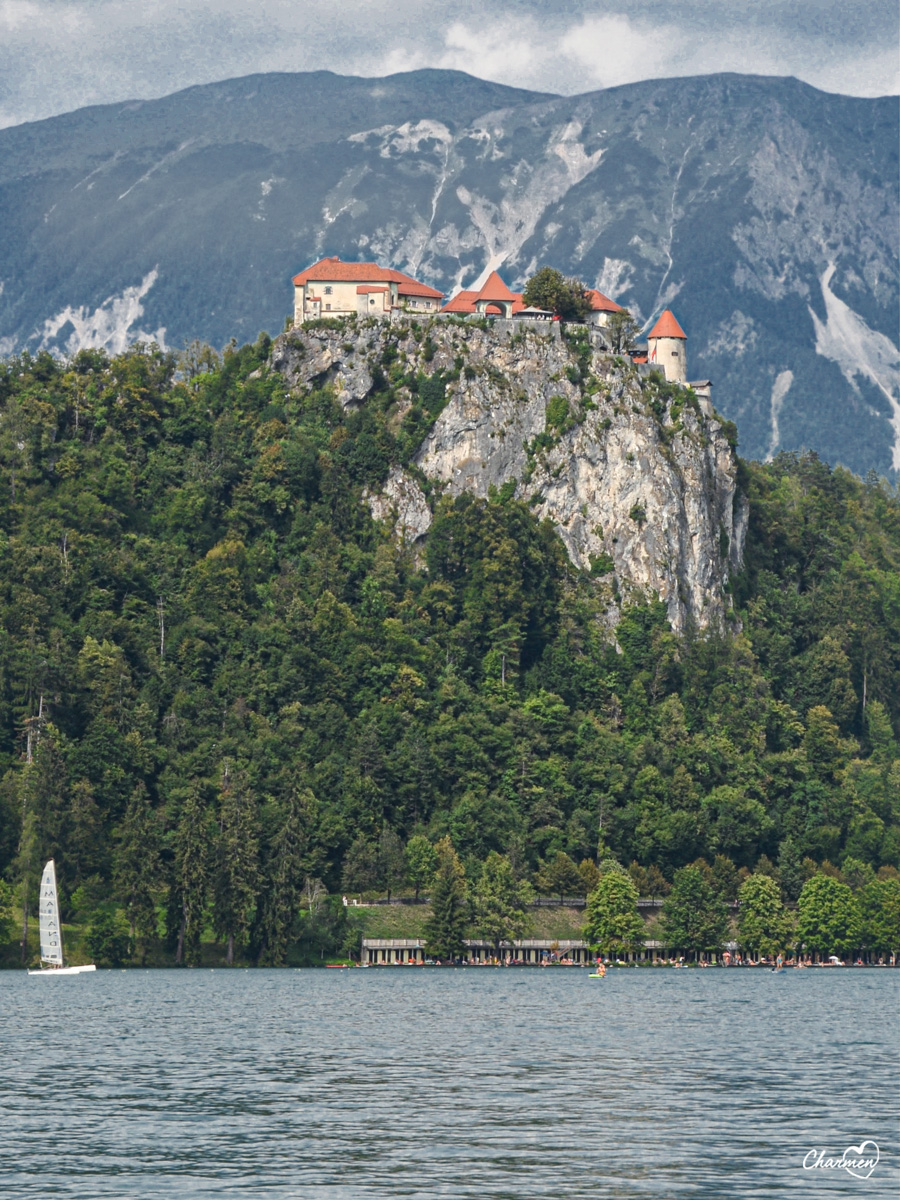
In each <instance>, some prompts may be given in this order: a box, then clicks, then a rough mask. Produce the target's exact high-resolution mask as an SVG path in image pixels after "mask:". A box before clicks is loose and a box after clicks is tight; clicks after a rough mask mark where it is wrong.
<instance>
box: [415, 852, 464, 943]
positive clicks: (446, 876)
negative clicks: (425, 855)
mask: <svg viewBox="0 0 900 1200" xmlns="http://www.w3.org/2000/svg"><path fill="white" fill-rule="evenodd" d="M435 850H436V851H437V862H438V865H437V872H436V874H435V878H434V887H433V888H432V893H431V919H430V920H429V921H428V922H427V924H426V926H425V941H426V944H427V946H428V953H429V954H430V955H431V957H432V958H440V959H450V960H451V961H452V960H453V959H454V958H457V957H458V956H459V955H461V954H462V953H463V951H464V950H465V944H464V940H463V939H464V937H465V933H466V926H467V925H468V911H467V903H466V873H465V870H464V869H463V865H462V863H461V862H460V861H459V856H458V855H457V853H456V851H455V850H454V849H453V843H452V842H451V841H450V839H449V838H448V837H444V838H441V840H440V841H439V842H438V843H437V845H436V846H435Z"/></svg>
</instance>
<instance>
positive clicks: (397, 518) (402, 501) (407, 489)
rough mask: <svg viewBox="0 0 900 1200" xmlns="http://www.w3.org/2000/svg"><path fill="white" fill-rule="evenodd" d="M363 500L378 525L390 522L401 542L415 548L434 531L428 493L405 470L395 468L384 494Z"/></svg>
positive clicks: (367, 496)
mask: <svg viewBox="0 0 900 1200" xmlns="http://www.w3.org/2000/svg"><path fill="white" fill-rule="evenodd" d="M364 498H365V500H366V503H367V504H368V506H369V510H370V512H371V513H372V516H373V517H374V518H375V520H376V521H387V522H389V523H390V524H391V526H392V528H393V530H394V533H395V535H396V536H397V537H399V538H400V539H401V540H402V541H404V542H406V543H408V544H409V545H412V544H413V543H415V542H417V541H418V540H419V539H420V538H423V537H424V536H425V534H426V533H427V532H428V530H429V529H430V528H431V509H430V508H429V507H428V501H427V500H426V498H425V493H424V492H423V491H422V489H421V487H420V486H419V483H418V480H416V479H414V478H413V477H412V475H410V474H409V473H408V472H407V471H404V470H403V469H402V467H392V468H391V473H390V474H389V475H388V478H387V483H386V484H385V485H384V488H383V490H382V491H380V492H377V493H375V494H370V493H365V495H364Z"/></svg>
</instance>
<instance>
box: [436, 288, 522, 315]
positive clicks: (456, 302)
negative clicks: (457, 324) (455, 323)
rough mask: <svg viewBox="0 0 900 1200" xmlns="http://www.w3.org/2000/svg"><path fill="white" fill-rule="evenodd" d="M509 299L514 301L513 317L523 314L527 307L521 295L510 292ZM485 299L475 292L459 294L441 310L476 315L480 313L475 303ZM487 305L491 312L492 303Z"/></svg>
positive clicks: (496, 310)
mask: <svg viewBox="0 0 900 1200" xmlns="http://www.w3.org/2000/svg"><path fill="white" fill-rule="evenodd" d="M509 298H510V300H512V310H513V315H515V314H516V313H517V312H521V311H522V309H523V308H524V307H525V305H524V304H523V303H522V296H521V293H519V292H510V293H509ZM483 299H484V297H483V296H482V295H481V293H480V292H473V291H462V292H457V293H456V295H455V296H454V297H453V299H452V300H449V301H448V302H447V303H446V304H445V305H444V307H443V308H442V309H441V312H445V313H475V312H477V311H478V310H477V309H476V308H475V301H476V300H483ZM487 303H488V308H487V311H488V312H490V311H491V309H490V306H491V304H492V301H491V300H488V302H487ZM500 311H501V310H500V309H499V308H496V309H494V313H496V315H498V316H499V315H500ZM494 313H492V314H491V315H494Z"/></svg>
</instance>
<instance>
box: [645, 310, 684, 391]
mask: <svg viewBox="0 0 900 1200" xmlns="http://www.w3.org/2000/svg"><path fill="white" fill-rule="evenodd" d="M647 351H648V353H647V361H648V362H649V363H655V364H656V365H657V366H658V367H661V368H662V370H663V372H664V373H665V376H666V382H667V383H687V334H686V333H685V332H684V330H683V329H682V328H681V326H680V325H679V324H678V322H677V321H676V320H675V318H674V316H673V315H672V312H671V310H670V309H668V308H667V309H666V311H665V312H664V313H663V314H662V316H661V317H660V318H659V320H658V321H657V322H656V324H655V325H654V326H653V328H652V329H651V330H650V332H649V333H648V334H647Z"/></svg>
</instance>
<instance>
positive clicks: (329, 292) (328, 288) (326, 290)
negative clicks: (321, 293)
mask: <svg viewBox="0 0 900 1200" xmlns="http://www.w3.org/2000/svg"><path fill="white" fill-rule="evenodd" d="M325 295H326V296H330V295H331V288H330V287H327V288H326V289H325Z"/></svg>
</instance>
